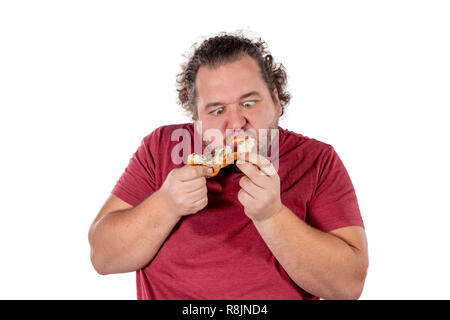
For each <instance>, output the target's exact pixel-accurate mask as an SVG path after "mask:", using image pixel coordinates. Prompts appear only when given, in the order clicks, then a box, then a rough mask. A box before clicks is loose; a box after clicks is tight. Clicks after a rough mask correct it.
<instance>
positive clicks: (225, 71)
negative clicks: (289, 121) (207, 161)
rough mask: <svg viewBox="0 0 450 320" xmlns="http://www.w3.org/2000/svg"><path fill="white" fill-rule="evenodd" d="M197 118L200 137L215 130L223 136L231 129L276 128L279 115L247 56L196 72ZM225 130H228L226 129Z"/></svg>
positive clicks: (276, 104)
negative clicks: (208, 131) (199, 122)
mask: <svg viewBox="0 0 450 320" xmlns="http://www.w3.org/2000/svg"><path fill="white" fill-rule="evenodd" d="M196 84H197V108H198V119H199V120H200V121H201V124H202V134H203V133H205V131H206V130H208V129H217V130H219V131H220V132H221V133H222V136H223V137H224V141H223V143H224V144H225V143H226V142H225V137H226V134H227V133H229V132H230V129H232V130H236V131H239V130H244V131H246V130H249V129H250V131H252V130H254V131H255V132H256V134H258V132H259V131H258V130H260V129H276V128H277V127H278V119H279V117H280V114H281V105H280V102H279V100H278V93H277V91H276V90H275V91H274V92H275V96H276V103H274V101H273V100H272V97H271V95H270V92H269V89H268V88H267V85H266V83H265V82H264V80H263V79H262V77H261V74H260V70H259V67H258V65H257V63H256V62H255V61H254V60H253V59H252V58H251V57H250V56H248V55H245V56H244V57H243V58H241V59H239V60H237V61H235V62H232V63H228V64H224V65H222V66H220V67H219V68H217V69H210V68H208V67H204V66H202V67H200V68H199V70H198V73H197V79H196ZM227 129H228V130H227Z"/></svg>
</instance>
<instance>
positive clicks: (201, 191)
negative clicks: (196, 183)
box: [187, 186, 208, 202]
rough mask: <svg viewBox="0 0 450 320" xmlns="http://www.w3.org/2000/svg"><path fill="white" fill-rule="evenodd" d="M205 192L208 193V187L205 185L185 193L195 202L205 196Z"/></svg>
mask: <svg viewBox="0 0 450 320" xmlns="http://www.w3.org/2000/svg"><path fill="white" fill-rule="evenodd" d="M207 194H208V189H207V188H206V186H205V187H203V188H200V189H197V190H195V191H193V192H190V193H188V194H187V195H188V197H189V199H192V200H190V201H191V202H195V201H198V200H200V199H202V198H204V197H206V195H207Z"/></svg>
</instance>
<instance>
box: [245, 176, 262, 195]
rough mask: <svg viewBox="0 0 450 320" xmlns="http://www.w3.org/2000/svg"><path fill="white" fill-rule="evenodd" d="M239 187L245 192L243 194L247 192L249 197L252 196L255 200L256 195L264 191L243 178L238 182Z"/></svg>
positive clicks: (246, 178)
mask: <svg viewBox="0 0 450 320" xmlns="http://www.w3.org/2000/svg"><path fill="white" fill-rule="evenodd" d="M239 186H240V187H241V188H242V189H243V190H245V192H247V193H248V194H249V195H251V196H252V198H257V197H258V195H259V194H260V193H261V192H263V191H264V189H263V188H261V187H260V186H257V185H256V184H254V183H253V182H252V181H251V180H250V179H249V178H248V177H246V176H243V177H242V178H241V179H240V180H239Z"/></svg>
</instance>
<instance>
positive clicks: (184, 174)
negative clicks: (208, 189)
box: [177, 165, 213, 181]
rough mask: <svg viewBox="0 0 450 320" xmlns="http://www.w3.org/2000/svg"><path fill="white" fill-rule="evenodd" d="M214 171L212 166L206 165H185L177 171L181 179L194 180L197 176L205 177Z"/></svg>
mask: <svg viewBox="0 0 450 320" xmlns="http://www.w3.org/2000/svg"><path fill="white" fill-rule="evenodd" d="M212 172H213V170H212V168H209V167H206V166H191V165H185V166H184V167H181V168H180V170H179V171H177V177H178V179H180V180H181V181H189V180H194V179H196V178H200V177H205V176H207V175H209V174H211V173H212Z"/></svg>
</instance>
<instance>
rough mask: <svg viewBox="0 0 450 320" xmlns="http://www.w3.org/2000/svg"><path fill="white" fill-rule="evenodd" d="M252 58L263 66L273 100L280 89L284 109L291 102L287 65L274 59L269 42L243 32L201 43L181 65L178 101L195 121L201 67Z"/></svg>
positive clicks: (262, 71) (196, 117)
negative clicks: (247, 35)
mask: <svg viewBox="0 0 450 320" xmlns="http://www.w3.org/2000/svg"><path fill="white" fill-rule="evenodd" d="M246 54H247V55H249V56H250V57H252V58H253V59H254V60H255V61H256V63H257V64H258V66H259V69H260V71H261V76H262V78H263V80H264V82H265V83H266V84H267V88H268V89H269V91H270V93H271V95H272V100H273V101H274V102H275V101H276V97H275V95H274V92H273V91H274V89H275V88H276V89H277V92H278V98H279V100H280V104H281V108H282V112H281V115H283V113H284V109H285V107H286V106H287V104H288V103H289V100H290V99H291V95H290V93H289V92H287V90H286V85H287V74H286V70H285V68H284V67H283V65H282V64H281V63H280V64H277V63H275V62H274V59H273V57H272V55H271V54H270V52H269V51H268V50H267V43H266V42H265V41H264V40H262V39H261V38H258V39H257V40H255V41H252V40H250V39H248V38H246V37H244V36H242V35H239V34H228V33H220V34H219V35H217V36H214V37H211V38H209V39H206V40H204V41H203V42H202V43H201V45H200V46H198V47H197V48H195V44H194V52H193V54H191V55H190V57H188V61H187V62H185V63H184V64H182V65H181V69H182V72H181V73H179V74H177V80H176V83H177V91H178V103H179V104H180V105H181V106H182V108H183V109H184V110H185V111H187V112H188V113H189V114H190V115H191V116H192V119H193V120H197V119H198V113H197V106H196V100H197V90H196V86H195V80H196V77H197V72H198V69H199V68H200V67H201V66H206V67H209V68H217V67H219V66H221V65H223V64H226V63H230V62H234V61H236V60H238V59H240V58H242V57H243V56H244V55H246Z"/></svg>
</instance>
